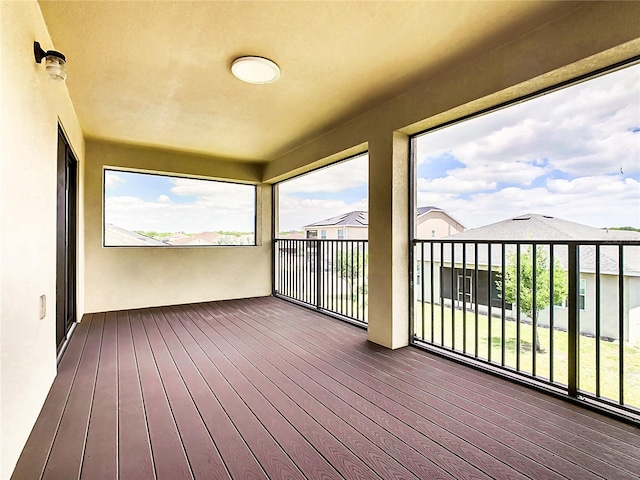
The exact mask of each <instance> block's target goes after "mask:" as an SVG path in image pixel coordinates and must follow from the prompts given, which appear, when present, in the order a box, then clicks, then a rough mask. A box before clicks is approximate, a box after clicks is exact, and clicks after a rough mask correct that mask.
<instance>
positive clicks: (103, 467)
mask: <svg viewBox="0 0 640 480" xmlns="http://www.w3.org/2000/svg"><path fill="white" fill-rule="evenodd" d="M96 317H100V318H101V319H103V321H104V329H103V332H102V345H101V348H100V358H99V360H98V377H97V380H96V387H95V395H94V399H93V405H92V407H91V416H90V418H89V428H88V431H87V444H86V447H85V453H84V459H83V461H82V470H81V477H83V478H87V479H92V478H102V479H109V478H114V479H116V478H118V358H117V356H118V352H117V335H118V330H117V324H118V322H117V316H116V315H115V314H114V313H109V314H107V315H106V319H105V314H104V313H100V314H96Z"/></svg>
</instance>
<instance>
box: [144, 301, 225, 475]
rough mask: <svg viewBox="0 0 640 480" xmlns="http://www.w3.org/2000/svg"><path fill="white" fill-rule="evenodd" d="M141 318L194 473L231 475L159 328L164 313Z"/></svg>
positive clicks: (149, 312) (149, 313)
mask: <svg viewBox="0 0 640 480" xmlns="http://www.w3.org/2000/svg"><path fill="white" fill-rule="evenodd" d="M141 317H142V322H143V325H144V328H145V331H146V332H147V337H148V339H149V343H150V345H151V350H152V353H153V356H154V358H155V361H156V365H157V367H158V372H159V374H160V377H161V379H162V383H163V385H164V389H165V392H166V395H167V399H168V401H169V406H170V407H171V411H172V413H173V417H174V418H175V421H176V425H177V427H178V431H179V433H180V438H181V440H182V443H183V445H184V449H185V453H186V454H187V458H188V460H189V465H190V466H191V471H192V472H193V476H194V477H195V478H217V479H223V478H230V476H229V472H228V471H227V469H226V467H225V465H224V463H223V462H222V458H221V457H220V452H218V449H217V448H216V445H215V443H214V442H213V439H212V438H211V435H210V434H209V431H208V430H207V428H206V426H205V424H204V422H203V420H202V417H201V416H200V412H199V411H198V409H197V408H196V406H195V404H194V402H193V398H192V397H191V394H190V393H189V391H188V389H187V387H186V385H185V384H184V380H183V379H182V376H181V375H180V372H179V371H178V370H177V368H176V365H175V363H174V360H173V357H172V356H171V353H170V352H169V349H168V348H167V345H166V343H165V340H164V338H163V336H162V334H161V333H160V330H159V329H158V326H157V324H156V319H160V317H162V313H161V312H160V310H159V309H150V310H142V311H141Z"/></svg>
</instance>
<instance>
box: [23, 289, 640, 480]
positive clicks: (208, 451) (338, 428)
mask: <svg viewBox="0 0 640 480" xmlns="http://www.w3.org/2000/svg"><path fill="white" fill-rule="evenodd" d="M638 458H640V435H639V432H638V429H634V428H633V427H630V426H629V425H626V424H623V423H620V422H617V421H616V420H614V419H611V418H608V417H603V416H602V415H599V414H597V413H595V412H592V411H586V410H583V409H581V408H580V407H578V406H576V405H571V404H568V403H566V402H562V401H560V400H558V399H555V398H552V397H549V396H548V395H545V394H543V393H541V392H537V391H533V390H531V389H529V388H526V387H523V386H521V385H516V384H513V383H511V382H508V381H507V380H504V379H501V378H497V377H494V376H491V375H487V374H485V373H482V372H478V371H475V370H472V369H469V368H467V367H465V366H463V365H459V364H456V363H453V362H451V361H448V360H446V359H443V358H441V357H437V356H434V355H431V354H429V353H426V352H423V351H420V350H417V349H415V348H405V349H400V350H395V351H391V350H388V349H384V348H382V347H380V346H378V345H375V344H372V343H369V342H367V340H366V332H365V331H363V330H361V329H358V328H355V327H353V326H351V325H348V324H345V323H343V322H339V321H337V320H335V319H331V318H328V317H326V316H323V315H320V314H318V313H316V312H313V311H311V310H308V309H304V308H300V307H298V306H295V305H292V304H290V303H287V302H284V301H282V300H279V299H275V298H256V299H242V300H228V301H222V302H206V303H202V304H192V305H181V306H174V307H162V308H153V309H143V310H132V311H122V312H110V313H108V314H106V315H105V314H91V315H87V316H85V319H84V321H83V322H82V323H81V324H80V325H78V328H77V329H76V332H75V334H74V335H73V338H72V339H71V342H70V343H69V347H68V349H67V352H66V354H65V355H64V357H63V359H62V362H61V364H60V368H59V375H58V377H57V378H56V380H55V382H54V384H53V386H52V388H51V391H50V392H49V396H48V397H47V403H46V404H45V405H44V407H43V410H42V414H41V416H40V418H39V419H38V421H37V422H36V425H35V426H34V429H33V432H32V434H31V436H30V439H29V442H28V443H27V445H26V446H25V448H24V451H23V453H22V455H21V457H20V460H19V462H18V465H17V466H16V470H15V472H14V475H13V477H12V478H16V479H23V478H24V479H32V478H41V476H45V477H47V478H65V479H66V478H78V477H79V476H81V477H82V478H84V479H93V478H122V479H126V478H132V479H137V478H145V479H146V478H150V479H152V478H153V479H165V478H166V479H171V480H173V479H177V480H179V479H180V478H194V479H199V478H225V477H226V478H234V479H239V478H242V479H244V478H251V479H254V478H255V479H263V478H274V479H275V478H278V479H280V478H283V479H302V478H313V479H316V478H336V479H337V478H430V479H431V478H434V479H439V478H443V479H448V480H451V479H452V478H456V479H471V478H474V479H488V478H545V479H546V478H556V477H557V478H580V479H585V480H586V479H595V478H598V479H601V478H612V479H613V478H615V479H616V480H626V479H632V478H634V479H635V478H640V462H638V461H637V459H638Z"/></svg>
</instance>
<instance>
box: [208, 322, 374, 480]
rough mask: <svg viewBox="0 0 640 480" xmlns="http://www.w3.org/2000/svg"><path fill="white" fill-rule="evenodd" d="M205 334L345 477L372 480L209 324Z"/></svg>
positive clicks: (362, 466)
mask: <svg viewBox="0 0 640 480" xmlns="http://www.w3.org/2000/svg"><path fill="white" fill-rule="evenodd" d="M203 330H204V331H205V334H206V335H207V336H208V337H209V338H210V339H211V340H212V342H213V343H214V344H215V345H216V347H218V348H219V349H220V351H221V352H222V353H223V354H224V355H225V356H226V357H227V358H228V359H229V361H230V362H231V363H232V364H233V365H234V366H235V368H236V369H237V370H238V371H239V372H241V373H242V374H243V375H244V376H245V377H246V378H247V379H248V380H249V381H250V382H251V383H252V384H253V385H256V387H257V388H258V390H259V391H260V393H261V395H263V396H264V398H266V399H267V400H268V401H269V402H270V403H271V404H272V405H273V406H274V407H275V408H276V409H277V410H278V411H279V412H280V414H281V415H282V416H284V417H285V418H286V419H287V420H288V421H289V422H290V423H291V425H293V426H294V428H295V429H296V430H298V431H299V432H301V433H302V434H303V435H304V436H305V438H307V440H308V441H309V443H311V444H312V445H313V446H314V447H315V448H316V449H317V450H318V452H320V453H321V454H322V455H323V456H324V457H325V458H326V459H327V460H328V461H329V462H330V463H331V464H332V465H333V467H334V468H335V469H336V470H338V472H340V473H341V475H343V476H345V477H347V478H362V479H365V478H372V477H376V474H375V472H374V471H373V470H371V469H370V468H369V467H367V465H366V464H365V463H364V462H363V461H362V460H361V459H360V458H358V457H357V456H356V455H354V454H353V453H352V452H351V451H348V450H347V449H346V448H345V447H344V445H342V444H341V443H340V442H339V441H338V440H337V439H336V438H335V437H333V436H332V435H331V434H330V433H329V432H327V431H326V430H325V429H324V428H322V427H321V426H320V425H319V424H318V423H317V422H316V420H315V419H314V418H313V417H311V416H309V415H308V414H307V413H306V412H305V411H304V410H303V409H301V408H300V407H299V406H298V405H297V404H296V403H295V402H293V401H292V400H291V399H290V398H289V397H287V396H286V395H285V394H284V393H283V392H282V391H281V390H280V389H278V388H277V387H276V386H275V385H274V384H273V383H271V381H270V380H269V379H268V378H267V377H265V376H264V375H263V374H261V373H260V371H259V370H258V369H256V368H255V367H254V366H253V365H251V364H249V363H248V362H247V361H246V360H245V359H244V358H243V357H242V356H241V355H240V354H239V353H238V352H237V350H235V349H234V348H233V347H232V346H231V345H230V344H229V343H228V342H227V340H226V339H225V338H224V337H222V336H221V335H220V334H219V333H218V332H217V331H216V330H215V328H213V327H211V325H209V324H206V325H203Z"/></svg>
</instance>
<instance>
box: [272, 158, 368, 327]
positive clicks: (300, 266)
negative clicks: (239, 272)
mask: <svg viewBox="0 0 640 480" xmlns="http://www.w3.org/2000/svg"><path fill="white" fill-rule="evenodd" d="M368 161H369V158H368V155H367V154H361V155H358V156H356V157H352V158H350V159H347V160H344V161H341V162H339V163H336V164H332V165H329V166H327V167H324V168H321V169H319V170H315V171H312V172H310V173H307V174H304V175H301V176H298V177H294V178H292V179H289V180H286V181H283V182H280V183H278V184H277V185H276V188H275V191H274V195H276V196H277V205H278V212H277V225H276V229H275V231H276V232H278V233H277V236H276V239H275V242H274V243H275V255H274V259H275V265H274V273H275V282H274V284H275V286H274V294H275V295H277V296H279V297H282V298H285V299H289V300H293V301H296V302H300V303H303V304H305V305H307V306H311V307H313V308H317V309H319V310H321V311H323V312H325V313H329V314H332V315H335V316H338V317H339V318H341V319H344V320H347V321H350V322H353V323H356V324H357V325H361V326H366V324H367V305H368V288H367V285H368V282H367V277H368V215H367V206H368V170H369V165H368Z"/></svg>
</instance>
